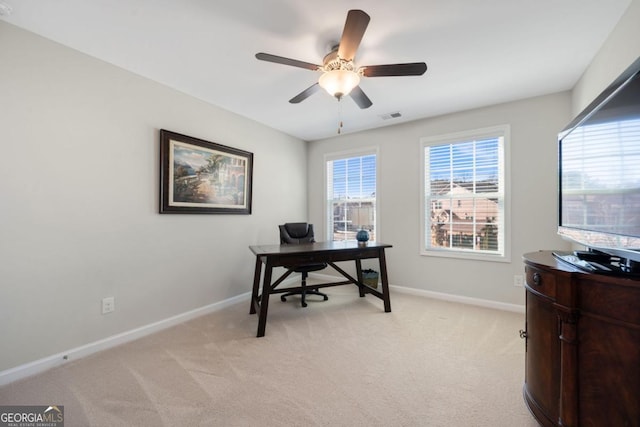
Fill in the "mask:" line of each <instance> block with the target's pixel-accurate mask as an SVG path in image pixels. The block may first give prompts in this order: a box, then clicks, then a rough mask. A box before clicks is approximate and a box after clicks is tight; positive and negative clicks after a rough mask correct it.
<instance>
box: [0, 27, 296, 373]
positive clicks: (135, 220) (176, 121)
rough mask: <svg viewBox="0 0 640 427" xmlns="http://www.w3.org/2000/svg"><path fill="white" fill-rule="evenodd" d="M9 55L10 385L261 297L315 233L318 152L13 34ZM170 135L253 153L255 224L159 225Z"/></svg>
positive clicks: (0, 242)
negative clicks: (259, 257) (281, 244)
mask: <svg viewBox="0 0 640 427" xmlns="http://www.w3.org/2000/svg"><path fill="white" fill-rule="evenodd" d="M0 52H1V53H0V58H1V59H0V135H1V136H2V137H1V139H0V147H1V148H2V150H1V153H2V154H1V155H0V194H1V195H2V201H1V202H0V206H1V208H0V341H1V342H2V350H1V351H0V371H2V370H5V369H8V368H11V367H14V366H17V365H20V364H25V363H27V362H31V361H33V360H36V359H39V358H43V357H45V356H49V355H53V354H56V353H58V352H62V351H66V350H68V349H72V348H76V347H78V346H82V345H85V344H87V343H92V342H94V341H96V340H100V339H103V338H105V337H109V336H112V335H115V334H118V333H122V332H125V331H129V330H132V329H135V328H138V327H141V326H143V325H148V324H151V323H153V322H157V321H160V320H162V319H166V318H169V317H171V316H174V315H177V314H180V313H184V312H188V311H190V310H193V309H196V308H199V307H202V306H206V305H208V304H212V303H215V302H218V301H223V300H225V299H228V298H230V297H233V296H237V295H240V294H243V293H246V292H249V291H250V286H251V281H252V279H253V272H252V270H253V265H254V259H253V257H252V255H251V252H250V251H249V249H248V246H249V245H253V244H257V243H276V242H277V241H278V232H277V227H276V226H277V224H278V223H280V222H281V221H282V220H283V219H284V218H291V219H293V220H298V219H302V220H304V219H306V214H307V212H306V195H305V194H306V170H305V161H306V143H304V142H302V141H299V140H296V139H294V138H291V137H289V136H286V135H284V134H282V133H279V132H276V131H274V130H272V129H270V128H267V127H265V126H262V125H259V124H257V123H255V122H252V121H249V120H246V119H244V118H241V117H239V116H237V115H234V114H231V113H229V112H226V111H223V110H220V109H218V108H216V107H213V106H211V105H208V104H206V103H204V102H201V101H199V100H196V99H194V98H191V97H189V96H186V95H183V94H181V93H178V92H176V91H174V90H171V89H168V88H167V87H165V86H162V85H159V84H157V83H154V82H151V81H149V80H146V79H144V78H141V77H139V76H136V75H134V74H131V73H129V72H126V71H123V70H121V69H118V68H116V67H113V66H111V65H109V64H106V63H104V62H101V61H98V60H95V59H93V58H91V57H88V56H86V55H83V54H80V53H78V52H76V51H73V50H71V49H68V48H66V47H63V46H61V45H58V44H56V43H53V42H51V41H48V40H45V39H43V38H41V37H38V36H36V35H34V34H32V33H28V32H25V31H23V30H20V29H18V28H16V27H14V26H11V25H9V24H6V23H4V22H0ZM161 128H165V129H169V130H172V131H175V132H179V133H184V134H187V135H191V136H195V137H198V138H202V139H206V140H209V141H214V142H218V143H221V144H224V145H229V146H233V147H237V148H240V149H243V150H247V151H251V152H253V153H254V160H255V169H254V181H253V184H254V187H253V214H252V215H239V216H238V215H159V214H158V186H159V183H158V179H159V178H158V177H159V167H158V153H159V150H158V147H159V129H161ZM283 195H286V197H283ZM274 201H277V203H274ZM106 296H114V297H115V298H116V300H115V303H116V311H115V312H114V313H112V314H109V315H101V314H100V306H101V299H102V298H103V297H106Z"/></svg>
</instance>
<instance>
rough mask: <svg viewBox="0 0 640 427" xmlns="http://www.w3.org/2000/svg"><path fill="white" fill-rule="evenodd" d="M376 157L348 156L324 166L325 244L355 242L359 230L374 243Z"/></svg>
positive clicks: (372, 155) (329, 161) (369, 155)
mask: <svg viewBox="0 0 640 427" xmlns="http://www.w3.org/2000/svg"><path fill="white" fill-rule="evenodd" d="M376 157H377V156H376V154H366V155H357V156H354V155H351V156H349V157H339V158H334V159H331V160H328V161H327V162H326V165H327V187H326V191H327V230H328V234H329V236H328V238H329V240H355V238H356V237H355V236H356V233H357V231H358V230H359V229H361V228H363V229H366V230H368V231H369V238H370V239H371V240H376V169H377V168H376Z"/></svg>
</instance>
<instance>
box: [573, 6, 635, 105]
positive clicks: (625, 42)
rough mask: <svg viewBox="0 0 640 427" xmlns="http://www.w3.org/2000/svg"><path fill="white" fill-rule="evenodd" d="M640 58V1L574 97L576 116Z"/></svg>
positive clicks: (600, 53) (624, 16) (618, 27)
mask: <svg viewBox="0 0 640 427" xmlns="http://www.w3.org/2000/svg"><path fill="white" fill-rule="evenodd" d="M638 57H640V0H633V1H632V2H631V4H630V5H629V8H628V9H627V11H626V13H625V14H624V15H623V16H622V18H621V19H620V22H619V23H618V25H617V26H616V28H615V29H614V30H613V32H612V33H611V35H610V36H609V37H608V38H607V40H606V42H605V43H604V45H603V46H602V48H601V49H600V51H599V52H598V54H597V55H596V57H595V58H594V59H593V61H592V62H591V64H590V65H589V68H587V70H586V71H585V72H584V74H583V75H582V77H581V78H580V80H579V81H578V83H577V84H576V86H575V88H574V90H573V93H572V107H573V108H572V110H573V115H574V116H576V115H578V113H580V111H582V109H583V108H585V107H586V106H587V105H589V103H590V102H591V101H593V99H595V98H596V97H597V96H598V94H599V93H600V92H602V90H604V89H605V88H606V87H607V86H609V84H611V83H612V82H613V81H614V80H615V79H616V77H618V76H619V75H620V74H621V73H622V72H623V71H624V70H625V69H626V68H627V67H628V66H629V65H631V63H632V62H633V61H635V60H636V59H637V58H638Z"/></svg>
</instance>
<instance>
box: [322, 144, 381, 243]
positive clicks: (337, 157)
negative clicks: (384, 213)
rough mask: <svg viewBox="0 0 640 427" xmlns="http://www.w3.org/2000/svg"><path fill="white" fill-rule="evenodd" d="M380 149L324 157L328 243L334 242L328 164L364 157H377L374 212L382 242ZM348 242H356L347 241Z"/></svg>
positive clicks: (325, 212) (338, 153) (325, 234)
mask: <svg viewBox="0 0 640 427" xmlns="http://www.w3.org/2000/svg"><path fill="white" fill-rule="evenodd" d="M379 151H380V149H379V147H377V146H372V147H362V148H354V149H351V150H344V151H336V152H331V153H326V154H325V155H324V162H323V176H324V184H323V186H324V201H323V204H324V218H323V225H324V236H325V239H326V240H327V241H332V240H333V212H332V210H331V206H330V204H329V186H328V179H329V176H328V170H327V169H328V168H327V163H328V162H331V161H335V160H345V159H350V158H353V157H364V156H372V155H373V156H375V157H376V162H375V165H376V191H375V194H376V197H375V204H376V208H375V212H374V227H375V228H374V229H375V237H376V240H377V241H381V240H380V185H379V183H380V153H379ZM347 241H355V239H353V240H347Z"/></svg>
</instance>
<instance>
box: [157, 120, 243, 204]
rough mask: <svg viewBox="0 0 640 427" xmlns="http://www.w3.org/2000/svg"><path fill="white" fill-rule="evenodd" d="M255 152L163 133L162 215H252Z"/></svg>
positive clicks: (161, 134)
mask: <svg viewBox="0 0 640 427" xmlns="http://www.w3.org/2000/svg"><path fill="white" fill-rule="evenodd" d="M252 175H253V153H249V152H247V151H243V150H239V149H237V148H232V147H227V146H224V145H220V144H216V143H213V142H209V141H204V140H202V139H198V138H193V137H191V136H186V135H181V134H179V133H175V132H171V131H168V130H164V129H162V130H160V213H161V214H176V213H186V214H244V215H249V214H251V183H252Z"/></svg>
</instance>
